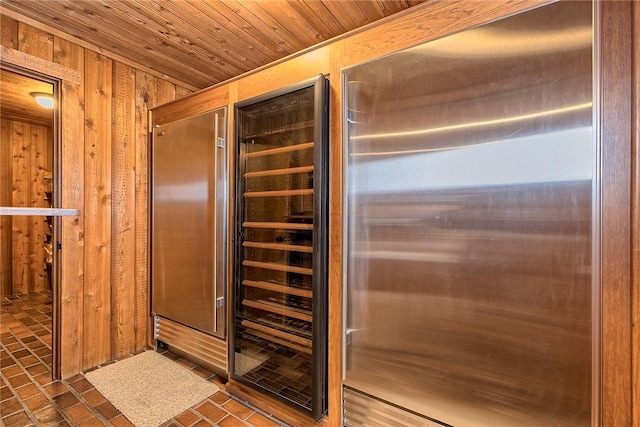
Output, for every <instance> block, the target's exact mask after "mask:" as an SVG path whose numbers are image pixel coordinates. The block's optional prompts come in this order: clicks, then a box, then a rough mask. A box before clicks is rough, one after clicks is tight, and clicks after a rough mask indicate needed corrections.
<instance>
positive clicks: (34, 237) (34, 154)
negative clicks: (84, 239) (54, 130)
mask: <svg viewBox="0 0 640 427" xmlns="http://www.w3.org/2000/svg"><path fill="white" fill-rule="evenodd" d="M48 142H49V141H48V140H47V128H46V127H42V126H36V125H31V126H30V134H29V149H28V152H27V154H28V155H29V171H28V173H29V204H28V206H30V207H48V206H47V202H46V201H45V189H46V182H45V180H44V173H45V171H46V167H47V164H46V162H47V159H46V156H47V144H48ZM27 221H28V222H29V258H28V262H29V275H30V280H29V286H28V292H38V291H44V290H46V289H48V288H49V286H48V282H47V277H46V269H45V265H44V259H45V252H44V243H45V233H46V225H47V224H46V222H45V218H44V217H42V216H32V217H28V218H27Z"/></svg>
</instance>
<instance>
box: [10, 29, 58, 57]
mask: <svg viewBox="0 0 640 427" xmlns="http://www.w3.org/2000/svg"><path fill="white" fill-rule="evenodd" d="M18 49H19V50H20V52H23V53H28V54H29V55H32V56H35V57H37V58H40V59H46V60H47V61H53V35H51V34H49V33H47V32H45V31H42V30H39V29H37V28H34V27H32V26H30V25H26V24H23V23H21V22H20V23H18Z"/></svg>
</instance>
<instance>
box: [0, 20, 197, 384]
mask: <svg viewBox="0 0 640 427" xmlns="http://www.w3.org/2000/svg"><path fill="white" fill-rule="evenodd" d="M45 27H46V26H44V25H43V26H39V27H38V28H40V29H38V30H36V29H35V28H33V27H31V26H29V25H27V24H25V23H22V22H17V21H15V20H13V19H10V18H7V17H6V16H4V15H2V36H1V37H2V39H1V40H0V43H1V44H2V46H4V47H7V48H11V49H18V50H19V51H21V52H23V53H27V54H29V55H32V56H34V57H37V58H41V59H45V60H47V61H53V63H52V67H53V68H55V67H56V66H59V65H61V66H64V67H67V68H68V69H73V70H77V71H78V72H79V79H75V78H74V80H73V81H66V80H63V81H62V82H61V83H60V91H61V110H60V111H61V125H62V126H61V141H60V163H61V165H62V168H61V170H60V172H59V176H57V177H56V179H57V180H58V181H56V182H58V183H59V188H57V189H56V191H57V192H58V193H59V194H60V206H62V207H65V208H76V209H79V210H80V215H79V216H77V217H64V218H62V219H61V221H60V224H61V226H60V243H61V245H62V249H61V250H60V251H58V252H57V254H58V258H59V267H60V268H59V270H60V286H59V289H58V292H57V297H56V301H57V302H58V304H59V306H58V307H57V308H56V307H54V308H56V310H57V312H58V313H59V318H58V320H57V325H55V331H56V334H57V335H58V336H57V337H55V338H56V343H57V345H58V346H59V348H58V349H57V351H56V353H58V354H59V356H60V357H59V360H60V370H59V374H60V376H61V377H62V378H68V377H70V376H72V375H75V374H76V373H78V372H79V371H81V370H83V369H86V368H90V367H93V366H95V365H96V364H98V363H100V362H101V361H104V360H107V359H110V358H112V357H118V356H119V355H121V354H125V353H127V352H130V351H139V350H141V349H143V348H144V347H145V345H146V344H147V331H148V330H147V320H148V319H149V317H148V314H149V311H148V310H149V300H148V289H147V288H148V281H147V280H148V276H147V262H148V261H147V259H148V257H147V248H146V245H147V239H148V237H147V221H148V206H147V188H146V187H147V167H148V161H147V152H148V149H147V111H148V109H149V108H151V107H154V106H156V105H158V104H160V103H165V102H168V101H171V100H173V99H175V98H176V97H184V96H186V95H188V94H190V93H191V91H190V90H188V89H185V88H182V87H176V86H175V85H174V84H172V83H169V82H167V81H165V80H163V79H160V78H157V77H153V76H151V75H145V76H144V77H142V78H141V82H143V83H141V85H142V86H144V90H141V91H138V88H137V87H136V88H135V93H131V85H132V84H133V79H134V75H135V74H136V73H138V72H139V70H137V69H135V68H128V67H124V68H122V67H121V66H120V64H116V68H115V72H114V70H113V69H112V63H111V60H109V59H107V58H106V57H104V56H101V55H98V54H96V53H95V52H93V51H91V50H88V49H87V50H85V48H86V45H82V46H80V45H78V44H76V43H74V42H70V41H68V40H67V39H66V38H62V37H64V34H63V33H61V32H59V31H54V30H51V31H44V30H43V29H42V28H45ZM54 33H55V34H56V35H57V36H56V37H53V36H52V34H54ZM71 39H72V38H71ZM83 46H84V47H83ZM20 64H22V65H24V64H23V63H20ZM58 64H59V65H58ZM17 65H19V64H17ZM125 70H126V71H125ZM38 71H41V72H42V71H44V72H45V73H46V70H42V69H38ZM122 73H125V74H127V73H129V74H128V75H129V77H128V78H127V77H122V76H123V75H124V74H122ZM140 74H145V73H140ZM114 76H116V78H115V80H116V85H115V86H112V78H113V77H114ZM118 76H120V77H118ZM112 99H113V101H114V104H113V105H114V107H113V109H112V106H111V100H112ZM85 108H86V111H87V113H88V114H87V115H86V116H85ZM127 116H128V117H129V118H127ZM127 128H129V129H132V130H130V131H129V132H132V133H133V137H132V138H131V141H132V142H128V143H126V144H127V145H126V146H125V145H124V144H125V143H124V142H123V141H125V140H126V139H127V138H128V137H127V136H126V133H127V130H126V129H127ZM113 129H115V132H112V130H113ZM138 148H140V150H141V151H138ZM3 156H4V155H3ZM8 156H9V158H8V160H5V159H4V158H3V159H2V161H5V162H7V163H8V164H9V167H12V166H13V161H14V158H13V155H12V153H11V147H9V152H8ZM48 159H49V161H50V162H51V161H52V155H51V154H50V153H48ZM131 159H133V160H134V162H135V164H132V163H129V164H127V162H130V161H131ZM9 181H10V185H13V183H12V182H11V181H12V180H11V179H10V180H9ZM127 181H128V183H127ZM112 186H113V187H115V194H116V197H117V199H116V200H115V201H114V200H112V194H111V191H112ZM10 190H12V189H10ZM9 197H11V195H9ZM7 204H8V205H10V204H11V203H7ZM132 206H135V207H132ZM3 218H6V219H10V217H3ZM5 223H6V221H4V222H3V223H2V224H5ZM132 236H135V238H136V239H137V240H135V242H133V240H132ZM127 242H129V243H127ZM9 243H10V244H13V242H12V241H11V242H9ZM128 244H131V245H134V246H135V250H133V251H132V250H131V248H127V245H128ZM112 245H113V247H112ZM6 246H7V244H6V242H5V244H4V246H2V248H4V247H6ZM134 260H135V262H134ZM12 267H13V266H12ZM9 270H10V269H3V272H2V273H3V274H5V272H7V271H9ZM128 278H129V279H128ZM130 278H134V279H135V280H134V282H135V285H134V284H132V283H127V282H128V281H130V280H131V279H130ZM112 285H113V286H114V288H113V292H112ZM134 286H135V287H134ZM112 316H113V323H112V321H111V320H110V319H112ZM129 316H131V317H132V318H133V320H128V317H129ZM131 349H133V350H131ZM54 359H55V357H54Z"/></svg>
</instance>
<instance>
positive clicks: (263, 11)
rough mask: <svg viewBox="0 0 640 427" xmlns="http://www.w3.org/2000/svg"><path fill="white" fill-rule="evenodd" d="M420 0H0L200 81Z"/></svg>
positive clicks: (192, 83)
mask: <svg viewBox="0 0 640 427" xmlns="http://www.w3.org/2000/svg"><path fill="white" fill-rule="evenodd" d="M423 1H425V0H296V1H291V0H217V1H216V0H118V1H114V0H73V1H72V0H56V1H36V0H30V1H21V0H0V5H1V6H2V7H3V8H6V9H10V10H13V11H14V12H18V13H20V14H22V15H24V16H27V17H29V18H32V19H34V20H36V21H39V22H42V23H45V24H47V25H49V26H51V27H53V28H56V29H58V30H61V31H64V32H65V33H67V34H71V35H73V36H75V37H77V38H79V39H82V40H84V41H86V42H89V43H91V44H93V45H95V46H97V47H99V48H102V49H104V50H107V51H111V52H114V53H116V54H117V55H119V56H120V57H123V58H126V59H128V60H131V61H134V62H136V63H138V64H142V65H145V66H146V67H148V68H150V69H152V70H155V71H157V72H158V73H160V74H162V75H164V76H167V77H170V78H172V79H173V80H176V81H179V82H184V83H187V84H188V85H189V87H191V88H192V89H199V88H204V87H208V86H211V85H213V84H216V83H219V82H222V81H225V80H228V79H230V78H233V77H236V76H238V75H240V74H243V73H245V72H247V71H250V70H254V69H256V68H258V67H260V66H263V65H266V64H268V63H270V62H273V61H276V60H278V59H281V58H283V57H286V56H288V55H291V54H294V53H296V52H299V51H301V50H304V49H306V48H308V47H310V46H313V45H316V44H318V43H321V42H323V41H326V40H329V39H331V38H333V37H336V36H339V35H341V34H343V33H346V32H348V31H350V30H353V29H356V28H359V27H362V26H364V25H367V24H369V23H371V22H374V21H377V20H379V19H381V18H384V17H386V16H389V15H392V14H394V13H398V12H400V11H402V10H404V9H407V8H409V7H411V6H413V5H416V4H418V3H421V2H423Z"/></svg>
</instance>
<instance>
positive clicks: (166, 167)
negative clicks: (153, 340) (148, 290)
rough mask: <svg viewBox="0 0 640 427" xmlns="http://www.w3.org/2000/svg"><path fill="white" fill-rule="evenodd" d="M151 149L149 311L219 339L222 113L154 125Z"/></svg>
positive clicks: (223, 260)
mask: <svg viewBox="0 0 640 427" xmlns="http://www.w3.org/2000/svg"><path fill="white" fill-rule="evenodd" d="M151 152H152V160H151V162H152V172H151V183H152V195H151V202H152V207H151V214H152V222H151V266H152V270H151V280H152V311H153V312H154V313H155V314H156V315H159V316H162V317H166V318H168V319H171V320H173V321H175V322H178V323H181V324H184V325H186V326H190V327H192V328H195V329H198V330H200V331H202V332H206V333H208V334H212V335H215V336H218V337H220V338H224V335H225V321H224V319H225V313H224V306H225V304H224V298H225V293H224V292H225V276H226V259H227V258H226V249H225V248H226V216H227V215H226V202H227V195H226V194H227V193H226V189H227V184H226V182H227V178H226V170H227V168H226V164H227V163H226V108H223V109H219V110H216V111H211V112H208V113H205V114H202V115H199V116H195V117H190V118H187V119H183V120H178V121H175V122H171V123H167V124H164V125H162V126H157V127H155V128H154V129H153V141H152V149H151Z"/></svg>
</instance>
